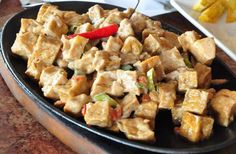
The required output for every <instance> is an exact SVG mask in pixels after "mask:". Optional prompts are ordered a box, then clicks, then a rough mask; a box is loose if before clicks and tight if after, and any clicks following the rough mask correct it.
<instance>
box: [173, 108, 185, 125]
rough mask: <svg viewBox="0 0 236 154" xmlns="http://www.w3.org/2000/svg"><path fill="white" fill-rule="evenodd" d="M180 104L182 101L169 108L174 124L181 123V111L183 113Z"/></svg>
mask: <svg viewBox="0 0 236 154" xmlns="http://www.w3.org/2000/svg"><path fill="white" fill-rule="evenodd" d="M182 105H183V103H177V104H175V105H174V107H173V108H172V109H171V115H172V121H173V123H174V124H175V125H180V124H181V121H182V117H183V113H184V110H183V108H182Z"/></svg>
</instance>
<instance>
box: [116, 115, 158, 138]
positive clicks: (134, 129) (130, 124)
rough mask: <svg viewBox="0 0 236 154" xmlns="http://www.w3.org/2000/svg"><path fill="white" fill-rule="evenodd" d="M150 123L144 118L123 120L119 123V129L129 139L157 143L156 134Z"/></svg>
mask: <svg viewBox="0 0 236 154" xmlns="http://www.w3.org/2000/svg"><path fill="white" fill-rule="evenodd" d="M149 122H150V121H149V120H147V119H143V118H133V119H121V120H119V121H118V127H119V129H120V131H122V132H124V133H125V135H126V136H127V138H128V139H131V140H139V141H155V134H154V132H153V131H152V130H151V128H150V126H149Z"/></svg>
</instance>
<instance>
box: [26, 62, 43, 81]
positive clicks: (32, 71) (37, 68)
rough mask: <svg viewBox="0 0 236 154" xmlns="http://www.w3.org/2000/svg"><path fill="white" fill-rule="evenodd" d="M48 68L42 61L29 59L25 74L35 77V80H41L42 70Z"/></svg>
mask: <svg viewBox="0 0 236 154" xmlns="http://www.w3.org/2000/svg"><path fill="white" fill-rule="evenodd" d="M46 67H47V65H46V64H45V63H44V62H43V61H42V60H41V59H31V58H29V60H28V63H27V70H26V71H25V74H27V75H28V76H30V77H33V78H34V79H35V80H39V78H40V75H41V73H42V70H43V69H44V68H46Z"/></svg>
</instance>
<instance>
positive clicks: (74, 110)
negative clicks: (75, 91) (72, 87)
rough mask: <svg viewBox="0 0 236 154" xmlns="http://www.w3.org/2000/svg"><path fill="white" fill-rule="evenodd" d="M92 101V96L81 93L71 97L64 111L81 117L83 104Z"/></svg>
mask: <svg viewBox="0 0 236 154" xmlns="http://www.w3.org/2000/svg"><path fill="white" fill-rule="evenodd" d="M90 101H92V99H91V98H90V96H87V95H85V94H80V95H78V96H75V97H70V98H69V99H68V100H67V101H66V103H65V106H64V108H63V110H64V112H65V113H67V114H70V115H72V116H74V117H80V116H81V115H82V114H81V110H82V107H83V105H85V104H87V103H88V102H90Z"/></svg>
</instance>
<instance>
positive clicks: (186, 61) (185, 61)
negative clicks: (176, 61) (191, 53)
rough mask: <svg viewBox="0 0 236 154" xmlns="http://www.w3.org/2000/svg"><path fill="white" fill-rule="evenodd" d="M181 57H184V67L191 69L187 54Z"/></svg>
mask: <svg viewBox="0 0 236 154" xmlns="http://www.w3.org/2000/svg"><path fill="white" fill-rule="evenodd" d="M183 57H184V63H185V65H186V66H187V67H188V68H193V66H192V63H191V62H190V60H189V57H188V55H187V54H184V55H183Z"/></svg>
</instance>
